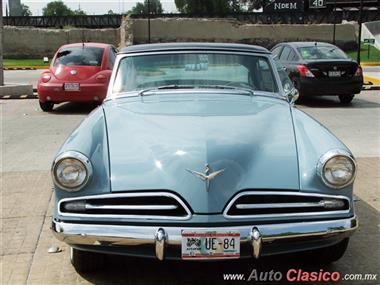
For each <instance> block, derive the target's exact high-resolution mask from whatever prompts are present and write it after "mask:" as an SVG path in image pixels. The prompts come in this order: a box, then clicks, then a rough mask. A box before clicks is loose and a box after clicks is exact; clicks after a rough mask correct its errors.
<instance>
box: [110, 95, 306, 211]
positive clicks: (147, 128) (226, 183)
mask: <svg viewBox="0 0 380 285" xmlns="http://www.w3.org/2000/svg"><path fill="white" fill-rule="evenodd" d="M104 110H105V115H106V122H107V129H108V140H109V153H110V173H111V191H112V192H125V191H147V190H148V191H155V190H169V191H172V192H175V193H178V195H179V196H181V197H182V198H183V199H184V200H186V201H187V202H188V203H189V205H190V206H191V208H192V209H193V211H194V212H195V213H221V212H222V211H223V208H224V206H225V205H226V204H227V202H228V201H229V200H230V199H231V197H232V196H234V195H235V194H236V193H237V192H239V191H241V190H245V189H278V190H289V189H292V190H298V189H299V177H298V163H297V151H296V145H295V138H294V130H293V124H292V118H291V112H290V108H289V104H288V103H287V102H285V101H283V100H279V99H275V98H267V97H262V96H252V97H251V96H247V95H236V94H232V95H231V94H230V95H227V96H226V95H221V94H196V95H194V94H178V92H177V93H175V94H161V95H152V96H143V97H130V98H126V99H117V100H111V101H108V102H106V103H105V104H104ZM206 164H207V165H208V168H209V174H210V173H213V172H215V171H219V170H223V171H222V172H221V173H220V175H218V176H216V177H215V178H214V179H213V180H211V181H210V182H209V185H207V183H206V182H205V181H203V180H202V179H200V178H199V177H197V176H196V175H194V173H191V171H198V172H201V173H205V168H206ZM207 186H208V187H207Z"/></svg>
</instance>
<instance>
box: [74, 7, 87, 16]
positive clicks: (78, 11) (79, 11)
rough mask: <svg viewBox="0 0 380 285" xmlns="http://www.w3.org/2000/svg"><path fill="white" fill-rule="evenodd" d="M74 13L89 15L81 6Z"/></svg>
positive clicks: (76, 14)
mask: <svg viewBox="0 0 380 285" xmlns="http://www.w3.org/2000/svg"><path fill="white" fill-rule="evenodd" d="M73 13H74V15H75V16H86V15H87V14H86V12H85V11H83V10H82V9H81V8H79V9H77V10H75V11H74V12H73Z"/></svg>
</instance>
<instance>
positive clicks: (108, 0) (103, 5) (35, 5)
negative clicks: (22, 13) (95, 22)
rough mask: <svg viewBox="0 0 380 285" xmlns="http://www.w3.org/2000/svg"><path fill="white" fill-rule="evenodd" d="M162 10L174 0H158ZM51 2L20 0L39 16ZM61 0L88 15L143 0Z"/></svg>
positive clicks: (117, 9)
mask: <svg viewBox="0 0 380 285" xmlns="http://www.w3.org/2000/svg"><path fill="white" fill-rule="evenodd" d="M0 1H1V0H0ZM8 1H12V0H4V1H3V13H4V15H5V6H6V4H7V3H8ZM160 1H161V4H162V8H163V9H164V12H168V13H170V12H175V11H176V7H175V4H174V0H160ZM49 2H52V1H48V0H21V3H22V4H25V5H27V6H29V9H30V11H31V12H32V13H33V16H41V15H42V9H43V8H44V7H45V6H46V4H47V3H49ZM63 2H64V3H65V4H66V5H67V6H68V7H70V9H72V10H76V9H78V8H79V6H80V8H81V9H82V10H83V11H85V12H86V13H87V14H88V15H102V14H106V13H107V12H108V11H109V10H112V11H114V12H115V13H122V12H123V11H124V12H125V11H128V10H129V9H131V8H132V7H133V6H135V4H136V3H137V2H144V0H140V1H138V0H135V1H132V0H63Z"/></svg>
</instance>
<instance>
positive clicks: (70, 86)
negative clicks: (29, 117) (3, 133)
mask: <svg viewBox="0 0 380 285" xmlns="http://www.w3.org/2000/svg"><path fill="white" fill-rule="evenodd" d="M116 54H117V50H116V49H115V48H114V47H113V46H112V45H109V44H102V43H76V44H69V45H64V46H62V47H60V48H59V49H58V51H57V53H56V54H55V56H54V58H53V60H52V62H51V65H50V67H49V69H48V70H46V71H44V72H43V73H42V74H41V76H40V78H39V80H38V98H39V102H40V107H41V109H42V110H43V111H45V112H46V111H51V110H53V107H54V104H58V103H62V102H98V103H101V102H102V101H103V100H104V98H105V97H106V94H107V87H108V83H109V79H110V77H111V73H112V68H113V65H114V63H115V59H116Z"/></svg>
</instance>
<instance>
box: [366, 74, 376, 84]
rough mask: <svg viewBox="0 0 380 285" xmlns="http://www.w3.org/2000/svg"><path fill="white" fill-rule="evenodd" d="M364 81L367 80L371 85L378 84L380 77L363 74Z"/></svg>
mask: <svg viewBox="0 0 380 285" xmlns="http://www.w3.org/2000/svg"><path fill="white" fill-rule="evenodd" d="M364 81H366V82H369V83H370V84H371V85H380V78H375V77H372V76H367V75H364Z"/></svg>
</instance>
